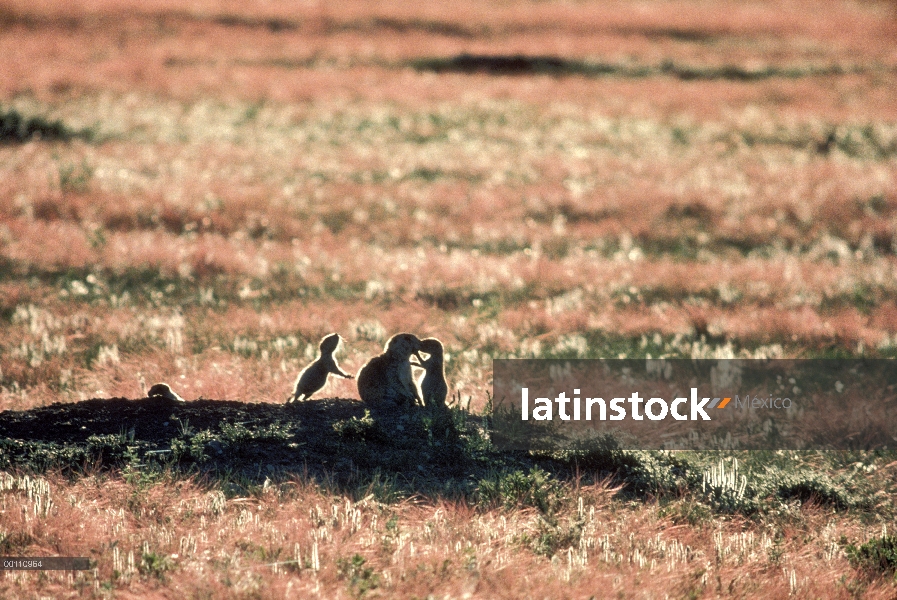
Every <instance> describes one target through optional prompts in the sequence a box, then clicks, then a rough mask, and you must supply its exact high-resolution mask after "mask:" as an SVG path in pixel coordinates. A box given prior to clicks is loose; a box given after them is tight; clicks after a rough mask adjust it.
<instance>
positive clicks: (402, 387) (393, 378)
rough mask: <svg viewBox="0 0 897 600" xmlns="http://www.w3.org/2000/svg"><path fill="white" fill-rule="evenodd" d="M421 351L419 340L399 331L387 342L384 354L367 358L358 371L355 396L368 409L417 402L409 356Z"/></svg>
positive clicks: (418, 399)
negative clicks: (358, 397) (369, 407)
mask: <svg viewBox="0 0 897 600" xmlns="http://www.w3.org/2000/svg"><path fill="white" fill-rule="evenodd" d="M418 350H420V340H419V339H418V338H417V336H415V335H412V334H410V333H398V334H396V335H394V336H392V337H391V338H389V340H388V341H387V342H386V346H385V348H384V351H383V354H379V355H377V356H375V357H374V358H372V359H371V360H369V361H368V362H367V364H366V365H364V366H363V367H361V370H360V371H358V395H359V396H361V399H362V400H363V401H364V402H365V403H366V404H368V405H370V406H371V408H374V409H378V408H384V409H391V408H396V407H398V408H410V407H411V406H414V404H415V403H416V402H420V395H419V394H418V391H417V385H415V382H414V378H413V377H412V374H411V355H412V354H414V353H415V352H417V351H418Z"/></svg>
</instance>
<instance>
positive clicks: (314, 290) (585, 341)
mask: <svg viewBox="0 0 897 600" xmlns="http://www.w3.org/2000/svg"><path fill="white" fill-rule="evenodd" d="M895 11H897V7H895V5H894V4H893V3H891V4H888V3H882V2H873V1H860V0H855V1H837V2H822V1H810V0H793V1H787V2H784V3H782V2H775V3H773V2H764V1H759V0H758V1H755V2H748V1H738V2H736V1H722V2H706V1H702V0H687V1H686V0H655V1H653V2H636V1H629V0H619V1H614V2H608V3H587V2H577V1H573V2H559V1H555V0H548V1H533V2H527V1H524V0H506V1H502V2H494V3H483V2H474V1H472V0H458V1H456V2H452V3H429V4H428V3H420V2H416V3H414V2H405V1H400V0H387V1H385V2H379V3H370V2H361V1H359V0H348V1H346V2H340V3H331V4H330V5H328V4H325V3H318V2H306V3H295V2H287V1H285V0H268V1H261V0H259V1H251V2H246V1H243V2H234V1H230V0H228V1H224V2H211V1H208V0H206V1H201V2H190V3H187V2H181V1H177V0H147V1H143V2H134V1H132V0H94V1H91V2H87V1H83V0H82V1H78V2H54V1H51V0H32V1H29V2H25V1H24V0H0V411H31V412H29V413H19V412H16V413H6V415H7V420H6V421H4V420H3V418H0V432H2V431H7V433H6V434H4V435H7V436H8V437H2V438H0V469H2V471H0V555H29V556H40V555H70V556H88V557H90V558H91V560H92V564H93V565H95V566H94V568H93V569H92V570H90V571H85V572H77V573H71V572H58V573H57V572H45V573H35V572H5V573H4V574H3V575H2V576H0V596H2V597H4V598H7V597H8V598H50V597H52V598H57V597H97V598H109V597H115V598H132V597H159V598H185V597H186V598H266V597H291V598H293V597H294V598H312V597H320V598H358V597H365V598H377V597H382V598H392V597H400V598H413V597H414V598H427V597H433V598H588V597H590V596H594V597H609V596H617V597H624V598H643V597H644V598H667V597H669V598H701V597H720V596H722V597H729V596H733V597H744V598H749V597H786V596H793V597H797V598H818V597H833V598H852V597H868V598H893V597H894V596H895V595H897V580H895V571H897V520H895V516H897V511H895V508H894V505H895V500H897V453H895V452H893V451H885V452H876V453H845V452H839V453H835V452H829V453H796V452H757V453H750V454H749V453H740V454H739V453H734V454H733V453H707V454H700V453H662V452H631V451H626V452H624V451H611V450H608V451H607V452H605V453H600V454H597V455H590V456H557V455H555V456H535V455H520V454H510V453H500V452H498V451H496V450H495V449H494V448H493V447H492V446H491V444H490V442H489V438H488V434H487V432H486V431H485V428H484V424H485V423H487V422H488V414H485V415H484V412H486V413H487V412H488V408H489V394H490V392H491V377H492V359H494V358H508V357H526V358H542V357H544V358H556V357H569V358H584V357H596V358H597V357H605V358H617V357H644V356H653V357H658V356H668V357H686V358H687V357H694V358H728V357H756V358H764V357H771V358H777V357H785V358H792V357H794V358H797V357H800V358H813V357H858V356H873V357H889V358H890V357H895V356H897V302H895V300H897V94H895V93H894V90H895V89H897V50H895V47H897V46H895V44H894V40H895V39H897V12H895ZM333 331H336V332H339V333H340V334H341V335H342V336H343V337H344V338H345V339H346V344H345V345H344V347H343V350H342V352H341V354H340V355H339V360H340V364H341V365H342V367H343V368H344V369H345V370H346V371H349V372H353V373H354V372H357V370H358V369H359V368H360V367H361V366H362V365H363V364H364V363H365V362H366V360H367V359H368V358H370V357H371V356H373V355H374V354H377V353H379V352H380V351H381V349H382V346H383V343H384V341H385V340H386V339H387V338H388V337H389V336H391V335H392V334H394V333H398V332H400V331H410V332H413V333H415V334H417V335H418V336H420V337H427V336H435V337H438V338H440V339H441V340H442V341H443V342H444V344H445V348H446V361H447V362H446V376H447V379H448V382H449V388H450V393H451V394H452V397H453V405H454V409H453V418H454V420H455V426H456V429H457V432H458V433H457V435H450V436H445V437H440V435H438V431H436V430H438V428H434V424H433V423H432V422H429V421H427V420H426V419H419V420H418V421H415V422H413V423H411V425H410V426H409V428H408V434H407V439H404V440H399V441H396V440H394V439H390V438H389V436H388V434H387V433H386V432H385V431H384V430H383V429H382V428H381V427H380V426H379V425H378V424H377V423H375V422H372V421H371V420H370V419H369V417H367V416H365V415H364V413H363V407H362V405H361V404H360V403H357V402H348V401H347V400H346V399H356V400H357V398H358V394H357V390H356V389H355V387H354V381H352V380H342V379H335V380H333V379H332V380H331V381H330V383H329V384H328V386H327V387H326V388H325V389H324V390H322V392H321V393H319V394H318V397H320V398H338V399H344V400H332V401H327V402H323V403H318V404H315V403H310V404H309V406H308V407H303V408H302V409H301V410H299V411H298V412H290V411H289V410H287V409H286V408H285V407H283V406H282V404H283V402H284V401H285V399H286V397H287V395H288V394H289V393H290V392H291V391H292V390H291V387H292V384H293V382H294V380H295V377H296V374H297V373H298V372H299V370H300V369H301V368H302V367H303V366H304V365H306V364H307V363H308V362H309V361H310V360H311V359H313V358H314V356H315V353H316V351H317V344H318V341H319V340H320V339H321V337H322V336H324V335H325V334H327V333H330V332H333ZM157 381H167V382H168V383H170V384H171V385H172V387H173V388H174V389H175V390H176V391H177V392H178V393H179V394H180V395H181V396H183V397H184V398H186V399H188V401H190V402H193V401H197V400H199V399H200V398H202V399H204V400H200V402H204V403H205V404H197V405H196V406H197V407H206V406H208V410H209V412H208V413H206V417H202V416H201V415H200V413H199V412H196V411H198V410H199V409H198V408H194V409H183V410H188V412H189V411H190V410H193V411H194V412H190V417H189V418H187V417H186V416H185V415H186V414H187V413H184V415H180V417H179V416H178V415H177V414H171V415H170V418H169V415H168V413H166V412H165V410H167V409H165V408H164V407H163V408H158V407H156V408H154V407H153V406H154V405H151V404H147V405H146V406H145V408H146V410H147V411H150V412H151V413H152V414H153V415H155V416H154V417H153V418H154V419H156V418H157V417H158V418H157V419H156V420H155V421H153V423H154V425H153V427H156V428H157V429H158V428H162V427H167V428H168V430H170V433H169V432H168V430H166V432H165V433H164V435H163V434H162V433H158V432H159V431H162V430H161V429H158V431H157V429H153V436H154V437H153V436H149V433H147V435H142V434H141V430H140V423H139V422H136V425H134V427H137V430H136V432H135V429H134V428H133V427H131V425H130V423H131V422H129V421H128V420H127V419H129V418H133V419H138V418H140V417H137V416H134V414H136V413H134V414H132V413H127V415H128V416H127V418H125V417H121V423H122V424H123V425H122V426H117V425H115V426H112V427H113V429H112V430H111V431H107V430H105V429H101V428H97V429H95V430H91V429H87V425H84V427H85V429H84V430H83V431H84V432H85V434H84V435H78V434H72V435H73V437H72V438H71V440H70V443H65V440H60V439H57V440H55V441H53V442H51V441H49V440H48V439H44V438H41V437H40V435H39V433H38V432H37V430H38V429H39V428H36V427H33V423H32V429H33V431H34V432H35V433H33V434H29V435H28V436H23V437H16V436H13V435H11V434H10V433H9V432H10V431H13V430H12V429H3V427H5V426H6V425H4V423H6V424H8V423H11V422H12V420H15V421H16V423H19V422H21V423H25V421H27V419H26V416H27V415H32V416H34V418H40V419H49V418H51V416H52V415H57V416H58V415H59V414H68V413H63V412H61V411H63V409H62V408H60V407H55V408H53V407H50V406H49V405H50V404H52V403H55V402H61V403H64V404H66V405H72V406H70V407H69V408H68V409H65V410H70V411H75V412H76V411H77V410H78V409H76V408H74V407H76V406H77V405H76V404H75V403H79V402H81V401H85V400H88V399H93V398H110V399H111V398H130V399H140V398H144V397H145V396H146V391H147V389H148V387H149V386H150V385H152V384H153V383H155V382H157ZM213 400H214V401H239V402H241V403H247V404H240V405H237V404H236V403H228V402H213ZM88 406H94V405H93V404H91V405H88ZM97 406H102V403H100V404H97ZM110 406H111V405H110ZM116 406H118V405H116ZM134 406H135V407H137V408H141V409H142V407H144V405H142V404H138V403H135V404H134ZM247 406H248V408H247ZM318 406H320V407H322V411H323V412H322V411H317V410H316V407H318ZM157 409H158V410H157ZM121 410H122V411H126V410H130V409H126V408H122V409H121ZM134 410H137V409H136V408H135V409H134ZM41 411H44V412H41ZM53 411H55V412H53ZM153 411H155V412H153ZM216 411H217V412H216ZM241 411H243V412H241ZM246 411H249V412H248V413H247V414H251V415H253V418H252V419H250V420H249V421H247V420H246V418H244V416H241V415H243V414H244V413H245V412H246ZM75 412H72V414H75ZM82 412H83V411H82ZM0 414H2V413H0ZM13 414H15V415H17V416H15V417H14V418H13V417H9V415H13ZM79 414H80V413H79ZM122 414H125V413H122ZM141 414H143V413H141ZM23 415H25V416H23ZM175 417H177V418H175ZM53 418H56V417H53ZM78 418H86V417H83V415H82V416H81V417H78ZM114 418H115V414H112V416H111V417H110V418H109V422H110V423H111V422H113V421H114ZM23 419H24V420H23ZM166 419H167V420H166ZM216 419H220V421H218V420H216ZM163 421H164V424H163ZM37 422H39V423H42V422H43V421H37ZM55 422H56V421H54V423H55ZM58 423H59V425H60V426H63V425H64V426H67V427H71V429H72V431H74V430H78V431H80V429H79V424H80V423H81V421H77V420H76V421H72V422H71V423H67V422H64V420H58ZM85 423H87V421H85ZM247 423H248V426H247ZM10 427H11V425H10ZM22 427H24V425H22ZM129 428H130V431H129ZM16 431H18V430H16ZM60 431H61V430H60ZM434 431H436V434H434ZM157 433H158V435H157ZM212 442H215V443H214V444H213V443H212ZM160 445H161V446H160ZM160 448H162V450H164V452H160ZM720 461H723V462H722V464H724V465H725V467H726V469H729V470H731V469H733V468H735V466H736V461H737V468H738V469H739V472H740V473H741V474H743V475H744V477H745V482H746V486H747V487H746V493H745V494H744V495H743V496H739V495H737V494H734V493H733V492H732V490H731V489H728V488H726V487H725V486H723V487H722V488H713V487H712V486H711V489H707V488H706V487H705V486H703V485H702V482H703V478H704V474H710V473H711V471H712V470H713V469H718V468H719V465H720V464H721V463H720Z"/></svg>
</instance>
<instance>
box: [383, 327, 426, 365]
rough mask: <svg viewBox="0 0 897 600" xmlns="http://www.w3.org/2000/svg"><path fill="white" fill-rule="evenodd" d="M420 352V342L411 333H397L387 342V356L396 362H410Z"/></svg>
mask: <svg viewBox="0 0 897 600" xmlns="http://www.w3.org/2000/svg"><path fill="white" fill-rule="evenodd" d="M418 350H420V340H419V339H418V338H417V336H416V335H413V334H410V333H397V334H396V335H394V336H392V337H391V338H389V341H388V342H386V354H387V355H388V356H389V357H390V358H394V359H396V360H408V359H409V358H411V355H412V354H414V353H415V352H417V351H418Z"/></svg>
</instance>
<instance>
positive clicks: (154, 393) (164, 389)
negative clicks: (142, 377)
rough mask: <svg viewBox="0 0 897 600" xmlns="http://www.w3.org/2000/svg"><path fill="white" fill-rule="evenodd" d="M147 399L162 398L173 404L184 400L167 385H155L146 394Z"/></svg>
mask: <svg viewBox="0 0 897 600" xmlns="http://www.w3.org/2000/svg"><path fill="white" fill-rule="evenodd" d="M146 395H147V397H148V398H164V399H165V400H173V401H175V402H183V401H184V399H183V398H181V397H180V396H179V395H177V394H176V393H175V392H174V390H172V389H171V387H170V386H169V385H168V384H167V383H157V384H155V385H153V387H151V388H150V389H149V391H148V392H147V394H146Z"/></svg>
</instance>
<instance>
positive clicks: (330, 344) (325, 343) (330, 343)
mask: <svg viewBox="0 0 897 600" xmlns="http://www.w3.org/2000/svg"><path fill="white" fill-rule="evenodd" d="M341 341H342V338H340V336H339V334H338V333H331V334H330V335H328V336H324V338H323V339H322V340H321V345H320V346H319V348H320V350H321V356H327V355H328V354H333V353H334V352H336V349H337V348H339V344H340V342H341Z"/></svg>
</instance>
